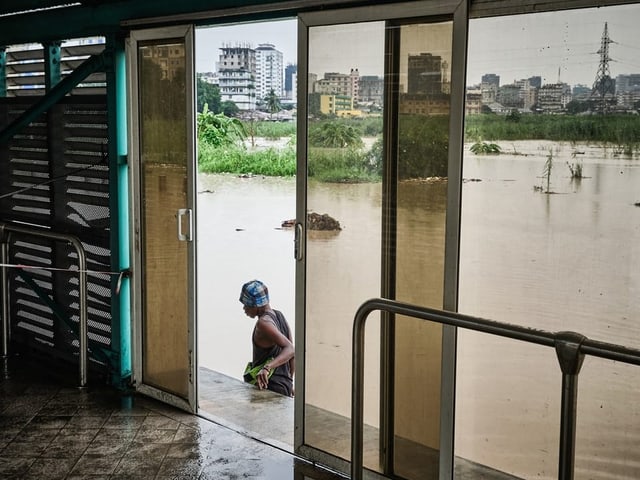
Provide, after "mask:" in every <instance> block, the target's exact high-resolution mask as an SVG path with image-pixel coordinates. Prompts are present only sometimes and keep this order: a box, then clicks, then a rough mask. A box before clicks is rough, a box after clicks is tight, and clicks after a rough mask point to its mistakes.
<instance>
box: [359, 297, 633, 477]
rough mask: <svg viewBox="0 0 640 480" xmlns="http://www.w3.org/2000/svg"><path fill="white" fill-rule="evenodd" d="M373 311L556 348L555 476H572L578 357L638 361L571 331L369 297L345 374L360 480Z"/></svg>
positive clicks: (627, 350) (630, 351)
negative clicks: (348, 377) (559, 385)
mask: <svg viewBox="0 0 640 480" xmlns="http://www.w3.org/2000/svg"><path fill="white" fill-rule="evenodd" d="M375 310H379V311H384V312H388V313H392V314H398V315H404V316H407V317H412V318H418V319H421V320H428V321H432V322H437V323H441V324H443V325H451V326H454V327H461V328H466V329H468V330H474V331H476V332H482V333H488V334H491V335H498V336H501V337H506V338H511V339H514V340H521V341H524V342H528V343H534V344H538V345H544V346H547V347H553V348H555V349H556V353H557V355H558V360H559V363H560V368H561V370H562V374H563V378H562V407H561V420H560V448H559V457H560V458H559V470H558V478H559V479H561V480H571V479H573V467H574V456H575V455H574V454H575V413H576V403H577V387H578V384H577V376H578V374H579V372H580V366H581V365H582V359H583V357H584V355H593V356H596V357H600V358H606V359H609V360H616V361H619V362H623V363H628V364H632V365H640V350H637V349H633V348H628V347H623V346H621V345H615V344H611V343H606V342H600V341H596V340H590V339H588V338H587V337H585V336H583V335H581V334H579V333H575V332H556V333H553V332H548V331H545V330H537V329H533V328H527V327H522V326H519V325H512V324H509V323H503V322H496V321H493V320H487V319H484V318H479V317H473V316H471V315H464V314H461V313H457V312H446V311H442V310H435V309H432V308H426V307H418V306H415V305H411V304H407V303H401V302H397V301H394V300H386V299H383V298H374V299H370V300H367V301H366V302H364V303H363V304H362V305H360V307H359V308H358V310H357V312H356V315H355V318H354V321H353V339H352V347H353V350H352V371H351V373H352V377H351V395H352V397H351V479H352V480H356V479H362V468H363V459H362V457H363V445H362V442H363V433H364V388H363V387H364V327H365V323H366V319H367V317H368V316H369V314H370V313H371V312H373V311H375Z"/></svg>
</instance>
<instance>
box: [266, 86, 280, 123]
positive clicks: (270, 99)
mask: <svg viewBox="0 0 640 480" xmlns="http://www.w3.org/2000/svg"><path fill="white" fill-rule="evenodd" d="M264 103H265V104H266V106H267V110H269V116H270V117H271V118H273V114H274V113H278V112H279V111H280V110H282V106H281V105H280V98H278V96H277V95H276V92H274V91H273V89H271V91H270V92H269V94H268V95H267V96H266V97H264Z"/></svg>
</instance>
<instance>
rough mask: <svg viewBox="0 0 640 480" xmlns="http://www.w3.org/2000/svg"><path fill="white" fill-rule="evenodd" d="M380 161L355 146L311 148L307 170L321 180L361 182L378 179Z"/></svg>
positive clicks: (313, 176)
mask: <svg viewBox="0 0 640 480" xmlns="http://www.w3.org/2000/svg"><path fill="white" fill-rule="evenodd" d="M381 169H382V162H380V161H377V159H376V158H375V157H372V156H370V155H368V154H367V152H365V151H363V150H362V149H356V148H311V149H310V150H309V162H308V166H307V172H308V175H309V177H310V178H314V179H316V180H320V181H321V182H334V183H361V182H376V181H379V180H380V177H381V173H382V170H381Z"/></svg>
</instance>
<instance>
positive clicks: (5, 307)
mask: <svg viewBox="0 0 640 480" xmlns="http://www.w3.org/2000/svg"><path fill="white" fill-rule="evenodd" d="M11 234H18V235H26V236H32V237H39V238H47V239H50V240H56V241H60V242H67V243H70V244H71V245H73V247H74V248H75V249H76V252H77V254H78V276H79V283H78V296H79V299H78V302H79V310H80V311H79V324H80V326H79V334H78V341H79V351H80V353H79V363H80V365H79V379H80V388H84V387H86V385H87V341H88V338H87V334H88V327H87V257H86V254H85V251H84V247H83V246H82V243H81V242H80V240H79V239H78V238H77V237H74V236H73V235H66V234H63V233H56V232H52V231H50V230H43V229H41V228H36V227H27V226H23V225H16V224H12V223H6V222H0V242H1V243H2V251H1V255H2V356H3V357H5V358H6V357H7V356H8V355H9V337H10V334H11V331H10V328H9V325H10V322H9V315H10V312H9V279H8V273H7V269H8V267H7V265H8V263H9V240H10V235H11Z"/></svg>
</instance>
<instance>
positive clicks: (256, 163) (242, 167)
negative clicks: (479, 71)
mask: <svg viewBox="0 0 640 480" xmlns="http://www.w3.org/2000/svg"><path fill="white" fill-rule="evenodd" d="M198 167H199V170H200V171H201V172H203V173H235V174H241V175H250V174H253V175H265V176H274V177H290V176H293V175H295V174H296V154H295V151H294V150H293V148H291V147H288V148H285V149H275V148H269V149H266V150H255V151H250V150H246V149H245V148H243V147H239V146H236V145H231V146H223V147H217V146H214V145H210V144H208V143H207V142H200V143H199V144H198Z"/></svg>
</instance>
